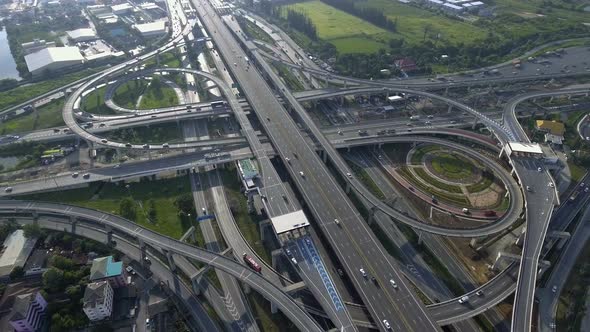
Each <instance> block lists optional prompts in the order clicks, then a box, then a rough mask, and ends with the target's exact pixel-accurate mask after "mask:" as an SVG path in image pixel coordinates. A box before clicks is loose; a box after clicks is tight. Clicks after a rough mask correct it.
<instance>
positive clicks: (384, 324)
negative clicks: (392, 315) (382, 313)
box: [383, 319, 391, 330]
mask: <svg viewBox="0 0 590 332" xmlns="http://www.w3.org/2000/svg"><path fill="white" fill-rule="evenodd" d="M383 326H385V328H386V329H388V330H391V325H389V322H388V321H387V319H384V320H383Z"/></svg>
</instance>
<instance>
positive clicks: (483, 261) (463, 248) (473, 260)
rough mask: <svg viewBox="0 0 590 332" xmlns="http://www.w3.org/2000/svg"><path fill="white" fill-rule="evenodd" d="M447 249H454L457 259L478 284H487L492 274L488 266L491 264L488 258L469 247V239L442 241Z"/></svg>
mask: <svg viewBox="0 0 590 332" xmlns="http://www.w3.org/2000/svg"><path fill="white" fill-rule="evenodd" d="M444 241H445V242H446V243H447V245H448V246H449V248H452V249H455V252H456V253H457V257H459V259H461V261H462V262H463V264H464V265H465V266H466V267H467V269H468V270H469V272H470V273H471V275H472V276H473V277H474V278H475V280H477V282H478V283H479V284H484V283H486V282H488V281H489V280H490V279H491V278H492V277H493V276H494V273H493V272H491V271H490V269H489V266H490V265H491V264H492V263H493V262H492V261H491V259H490V258H489V257H485V256H482V255H480V254H479V253H478V252H476V251H475V250H474V249H473V248H471V246H470V245H469V242H470V241H471V240H470V239H448V238H447V239H444Z"/></svg>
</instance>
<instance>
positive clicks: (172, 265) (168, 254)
mask: <svg viewBox="0 0 590 332" xmlns="http://www.w3.org/2000/svg"><path fill="white" fill-rule="evenodd" d="M164 254H166V259H167V260H168V266H169V267H170V271H172V272H176V264H175V263H174V257H173V254H172V253H171V252H170V251H168V250H164Z"/></svg>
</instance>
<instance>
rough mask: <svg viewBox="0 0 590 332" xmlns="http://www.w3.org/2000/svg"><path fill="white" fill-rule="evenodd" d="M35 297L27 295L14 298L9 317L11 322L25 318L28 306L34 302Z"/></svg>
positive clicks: (30, 294)
mask: <svg viewBox="0 0 590 332" xmlns="http://www.w3.org/2000/svg"><path fill="white" fill-rule="evenodd" d="M35 295H36V293H27V294H22V295H17V296H16V298H15V299H14V304H13V306H12V312H11V315H10V320H11V321H18V320H21V319H25V318H27V312H28V311H29V306H30V305H31V302H33V301H34V300H35Z"/></svg>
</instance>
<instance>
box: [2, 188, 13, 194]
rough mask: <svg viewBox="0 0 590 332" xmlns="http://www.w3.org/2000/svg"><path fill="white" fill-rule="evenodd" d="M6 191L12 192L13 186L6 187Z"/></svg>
mask: <svg viewBox="0 0 590 332" xmlns="http://www.w3.org/2000/svg"><path fill="white" fill-rule="evenodd" d="M4 192H6V193H9V192H12V187H6V188H4Z"/></svg>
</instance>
